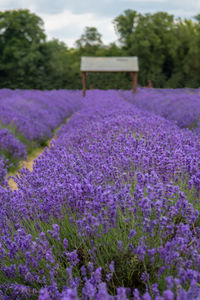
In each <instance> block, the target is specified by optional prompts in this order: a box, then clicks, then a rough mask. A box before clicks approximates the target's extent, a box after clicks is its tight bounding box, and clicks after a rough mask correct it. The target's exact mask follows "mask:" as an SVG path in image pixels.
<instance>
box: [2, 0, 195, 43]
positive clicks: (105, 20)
mask: <svg viewBox="0 0 200 300" xmlns="http://www.w3.org/2000/svg"><path fill="white" fill-rule="evenodd" d="M19 8H23V9H25V8H26V9H29V10H30V11H31V12H34V13H36V14H37V15H38V16H40V17H41V18H42V19H43V21H44V23H45V32H46V34H47V37H48V39H52V38H57V39H59V40H62V41H64V42H65V43H66V44H67V46H69V47H73V46H74V42H75V40H77V39H78V38H79V37H80V36H81V34H82V33H83V31H84V28H85V26H94V27H97V29H98V31H99V32H100V33H101V34H102V40H103V42H104V43H105V44H108V43H110V42H114V41H116V40H117V36H116V34H115V32H114V27H113V24H112V21H113V19H114V18H115V17H117V16H118V15H120V14H121V13H123V11H124V10H125V9H133V10H136V11H137V12H140V13H146V12H151V13H154V12H157V11H166V12H168V13H170V14H173V15H175V16H177V17H182V18H185V17H186V18H191V17H193V16H195V15H197V14H198V13H200V0H0V10H1V11H4V10H7V9H19Z"/></svg>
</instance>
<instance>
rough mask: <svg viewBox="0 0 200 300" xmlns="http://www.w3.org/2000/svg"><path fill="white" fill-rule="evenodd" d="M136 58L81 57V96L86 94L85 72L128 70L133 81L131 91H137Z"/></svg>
mask: <svg viewBox="0 0 200 300" xmlns="http://www.w3.org/2000/svg"><path fill="white" fill-rule="evenodd" d="M138 71H139V67H138V58H137V57H136V56H130V57H86V56H82V57H81V72H82V85H83V97H85V95H86V74H87V72H129V73H130V74H131V77H132V82H133V93H136V92H137V80H138Z"/></svg>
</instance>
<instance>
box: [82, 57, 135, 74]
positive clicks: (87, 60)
mask: <svg viewBox="0 0 200 300" xmlns="http://www.w3.org/2000/svg"><path fill="white" fill-rule="evenodd" d="M81 71H82V72H138V71H139V68H138V59H137V57H86V56H83V57H82V58H81Z"/></svg>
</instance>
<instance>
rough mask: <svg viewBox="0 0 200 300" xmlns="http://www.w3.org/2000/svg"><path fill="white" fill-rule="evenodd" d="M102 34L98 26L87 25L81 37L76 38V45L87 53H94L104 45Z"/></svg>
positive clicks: (82, 51)
mask: <svg viewBox="0 0 200 300" xmlns="http://www.w3.org/2000/svg"><path fill="white" fill-rule="evenodd" d="M101 36H102V35H101V34H100V33H99V32H98V30H97V28H96V27H85V29H84V33H83V34H82V35H81V37H80V39H78V40H76V42H75V46H76V47H77V49H78V50H79V51H80V52H81V53H82V54H85V55H94V54H95V53H96V51H97V50H98V49H99V48H100V47H102V46H103V42H102V40H101Z"/></svg>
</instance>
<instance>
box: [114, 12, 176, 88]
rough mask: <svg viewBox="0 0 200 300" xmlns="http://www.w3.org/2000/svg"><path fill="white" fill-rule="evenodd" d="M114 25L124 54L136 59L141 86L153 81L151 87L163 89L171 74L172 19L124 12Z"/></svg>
mask: <svg viewBox="0 0 200 300" xmlns="http://www.w3.org/2000/svg"><path fill="white" fill-rule="evenodd" d="M114 25H115V30H116V31H117V33H118V34H119V37H120V41H121V43H122V46H123V48H124V49H125V51H126V54H127V55H131V56H138V57H139V65H140V73H139V81H140V83H141V84H142V85H145V84H146V83H147V81H148V80H152V82H153V84H154V86H161V87H163V86H164V82H165V81H166V79H167V78H169V77H170V76H171V74H172V70H173V56H174V43H175V37H174V35H173V32H174V17H173V16H172V15H168V14H167V13H165V12H158V13H156V14H145V15H141V14H138V13H137V12H136V11H132V10H126V11H125V12H124V14H123V15H120V16H118V17H117V18H115V19H114Z"/></svg>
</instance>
